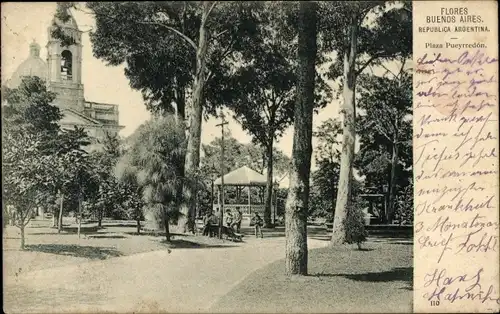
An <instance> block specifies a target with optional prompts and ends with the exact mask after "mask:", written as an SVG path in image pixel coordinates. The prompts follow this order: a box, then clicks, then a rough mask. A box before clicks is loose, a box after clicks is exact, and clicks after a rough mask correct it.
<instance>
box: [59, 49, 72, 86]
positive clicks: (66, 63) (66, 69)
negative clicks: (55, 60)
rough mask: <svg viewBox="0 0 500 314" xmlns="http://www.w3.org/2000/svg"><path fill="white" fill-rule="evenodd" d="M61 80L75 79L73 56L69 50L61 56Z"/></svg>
mask: <svg viewBox="0 0 500 314" xmlns="http://www.w3.org/2000/svg"><path fill="white" fill-rule="evenodd" d="M61 79H63V80H68V81H71V80H72V79H73V55H72V54H71V51H69V50H64V51H63V52H62V54H61Z"/></svg>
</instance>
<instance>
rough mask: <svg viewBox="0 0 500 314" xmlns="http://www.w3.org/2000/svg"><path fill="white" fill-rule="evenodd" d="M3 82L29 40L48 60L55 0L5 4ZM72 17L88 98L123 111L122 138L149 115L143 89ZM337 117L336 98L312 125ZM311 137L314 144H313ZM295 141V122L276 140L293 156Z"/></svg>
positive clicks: (85, 24) (212, 129)
mask: <svg viewBox="0 0 500 314" xmlns="http://www.w3.org/2000/svg"><path fill="white" fill-rule="evenodd" d="M1 5H2V10H1V12H2V13H1V14H2V22H1V30H2V78H1V79H2V80H1V81H2V84H4V83H5V82H6V80H8V79H9V78H10V77H11V76H12V74H13V73H14V71H15V70H16V68H17V67H18V66H19V64H21V62H23V61H24V60H25V59H26V58H28V56H29V44H30V43H31V42H32V41H33V40H36V42H38V43H39V44H40V46H42V51H41V53H40V57H41V58H42V59H44V60H45V58H46V55H47V54H46V49H45V45H46V43H47V39H48V31H47V28H48V27H49V26H50V22H51V20H52V17H53V14H54V12H55V9H56V3H55V2H46V3H41V2H40V3H35V2H32V3H14V2H9V3H2V4H1ZM73 16H74V18H75V20H76V22H77V23H78V26H79V28H80V30H81V31H84V33H83V36H82V44H83V52H82V53H83V55H82V64H83V65H82V81H83V84H84V92H85V99H86V100H87V101H93V102H103V103H111V104H117V105H118V106H119V111H120V124H121V125H123V126H124V129H123V130H122V131H121V133H120V135H121V136H124V137H126V136H128V135H130V134H132V133H133V132H134V130H135V129H136V128H137V127H138V126H139V125H141V124H142V123H143V122H145V121H146V120H147V119H148V118H149V117H150V114H149V112H148V111H147V110H146V107H145V106H144V102H143V99H142V95H141V93H140V92H139V91H136V90H132V89H131V88H130V86H129V82H128V79H127V78H126V77H125V74H124V66H116V67H111V66H106V64H105V62H103V61H101V60H98V59H96V58H94V57H93V55H92V47H91V43H90V39H89V33H88V31H89V30H90V29H91V28H92V27H94V19H93V17H92V16H91V15H89V14H86V13H83V12H80V11H75V12H73ZM338 116H339V108H338V103H336V102H332V103H330V104H328V105H327V107H326V108H324V109H322V110H321V111H320V112H319V114H316V115H315V116H314V125H319V124H320V123H321V122H322V121H324V120H326V119H328V118H336V117H338ZM227 120H228V121H229V124H228V125H227V128H228V129H229V130H230V131H231V134H232V136H233V137H235V138H236V139H238V140H239V141H240V142H242V143H248V142H250V141H251V137H250V136H249V135H248V133H246V132H245V131H243V130H242V128H241V127H240V125H239V123H238V122H236V121H235V120H233V119H232V118H231V117H230V116H229V115H227ZM219 122H220V121H218V120H217V119H215V118H210V119H209V120H208V121H206V122H204V124H203V126H202V128H203V129H202V143H203V144H208V143H210V141H211V140H212V139H213V138H214V137H219V136H220V133H221V131H220V128H218V127H216V126H215V125H216V124H217V123H219ZM315 142H316V141H315V139H313V146H315ZM292 143H293V126H291V127H290V128H288V130H287V131H286V132H285V134H284V136H283V137H282V138H281V139H279V140H278V142H277V143H276V146H277V148H279V149H281V150H282V151H283V152H284V153H285V154H286V155H288V156H291V152H292Z"/></svg>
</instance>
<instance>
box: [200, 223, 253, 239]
mask: <svg viewBox="0 0 500 314" xmlns="http://www.w3.org/2000/svg"><path fill="white" fill-rule="evenodd" d="M203 228H204V225H203V220H196V231H197V234H202V232H203ZM210 228H212V230H210V231H211V232H213V233H214V234H218V233H219V226H217V225H211V226H210ZM222 235H223V237H224V239H226V240H228V239H231V240H232V241H234V242H241V241H243V237H244V235H243V234H241V233H236V232H234V231H232V232H231V231H230V228H229V227H227V226H223V228H222Z"/></svg>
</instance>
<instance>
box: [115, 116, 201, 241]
mask: <svg viewBox="0 0 500 314" xmlns="http://www.w3.org/2000/svg"><path fill="white" fill-rule="evenodd" d="M184 140H185V137H184V127H183V126H182V125H179V123H178V121H177V119H176V117H175V116H172V115H167V116H161V117H154V118H153V119H152V120H150V121H148V122H146V123H145V124H143V125H141V127H139V128H138V129H137V130H136V132H135V133H134V135H133V139H132V144H131V147H130V150H129V151H128V152H127V154H126V155H124V156H123V157H122V158H121V160H120V162H119V164H118V165H117V176H118V178H119V179H120V180H122V181H125V180H129V182H130V180H133V181H136V182H137V185H138V186H139V187H140V190H141V192H142V199H143V201H144V203H145V205H146V207H147V209H148V210H150V211H151V214H152V216H153V217H154V218H157V219H158V218H159V219H161V224H160V225H162V226H163V227H164V228H165V234H166V239H167V241H170V229H169V224H170V221H171V219H174V218H178V214H179V211H178V204H179V203H180V202H182V200H180V199H178V198H177V197H178V193H177V191H178V187H179V185H192V184H195V181H196V179H193V180H192V181H191V179H187V178H186V177H183V176H181V175H180V168H181V167H180V165H182V162H181V161H182V160H183V157H184V156H183V155H184V154H185V145H184V143H183V141H184Z"/></svg>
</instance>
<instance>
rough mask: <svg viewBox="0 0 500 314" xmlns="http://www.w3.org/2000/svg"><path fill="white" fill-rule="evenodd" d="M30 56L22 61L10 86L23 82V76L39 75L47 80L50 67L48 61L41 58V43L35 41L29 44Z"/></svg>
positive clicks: (13, 86)
mask: <svg viewBox="0 0 500 314" xmlns="http://www.w3.org/2000/svg"><path fill="white" fill-rule="evenodd" d="M29 52H30V54H29V57H28V59H26V60H24V62H23V63H21V64H20V65H19V66H18V67H17V69H16V71H15V72H14V74H13V75H12V78H11V79H10V80H9V82H8V86H9V88H16V87H18V86H19V85H20V84H21V81H22V79H23V77H27V76H38V77H39V78H41V79H43V80H45V81H46V80H47V76H48V68H47V63H45V61H43V60H42V58H40V45H39V44H37V43H36V42H35V41H33V42H32V43H31V44H30V46H29Z"/></svg>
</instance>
